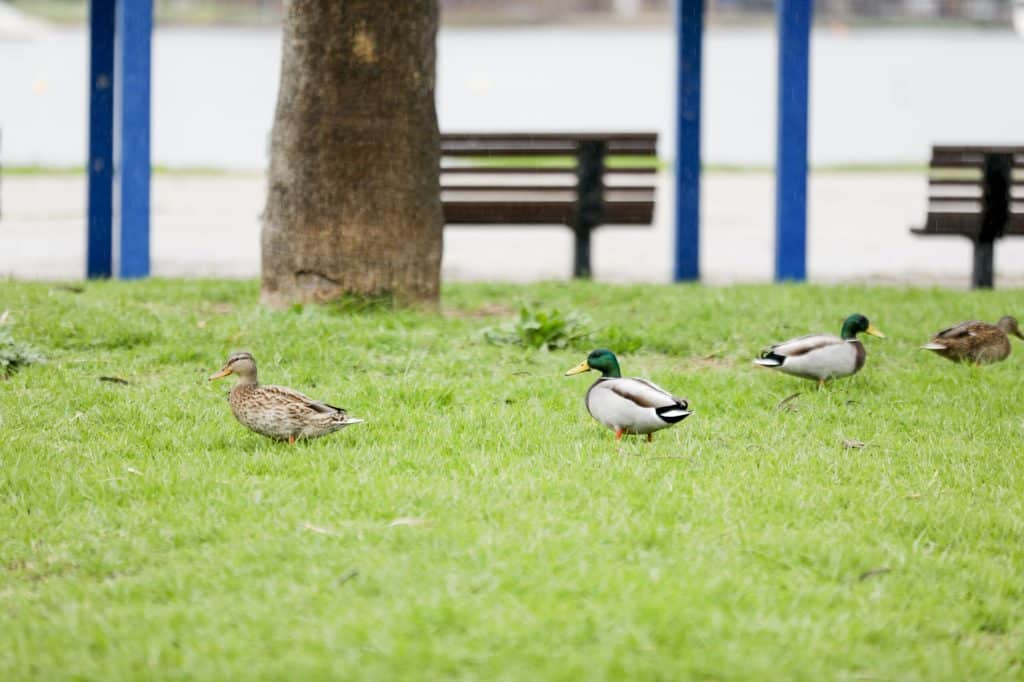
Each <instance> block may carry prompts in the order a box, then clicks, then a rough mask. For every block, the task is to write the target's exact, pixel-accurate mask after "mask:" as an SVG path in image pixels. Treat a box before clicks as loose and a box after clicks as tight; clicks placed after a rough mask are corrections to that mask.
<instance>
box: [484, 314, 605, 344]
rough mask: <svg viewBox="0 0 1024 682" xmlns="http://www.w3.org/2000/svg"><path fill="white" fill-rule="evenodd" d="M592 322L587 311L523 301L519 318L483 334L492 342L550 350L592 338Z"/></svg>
mask: <svg viewBox="0 0 1024 682" xmlns="http://www.w3.org/2000/svg"><path fill="white" fill-rule="evenodd" d="M591 328H592V323H591V320H590V318H589V317H587V316H586V315H583V314H580V313H575V312H572V311H569V312H562V311H561V310H558V309H552V310H541V309H539V308H537V307H536V306H534V305H531V304H529V303H524V304H522V305H520V306H519V318H518V319H516V320H513V321H511V322H508V323H506V324H503V325H501V326H499V327H488V328H487V329H485V330H484V338H485V339H487V340H488V341H490V342H491V343H498V344H514V345H519V346H527V347H528V348H536V349H537V350H543V351H549V350H558V349H561V348H568V347H569V346H578V345H581V344H583V343H584V342H585V341H588V340H589V339H590V335H591Z"/></svg>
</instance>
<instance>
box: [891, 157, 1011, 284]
mask: <svg viewBox="0 0 1024 682" xmlns="http://www.w3.org/2000/svg"><path fill="white" fill-rule="evenodd" d="M911 232H913V233H914V234H919V235H960V236H964V237H967V238H968V239H970V240H971V242H972V243H973V244H974V268H973V272H972V274H971V286H972V287H974V288H987V289H991V288H992V285H993V281H994V265H993V261H994V254H995V242H996V240H997V239H1000V238H1002V237H1012V236H1024V146H981V145H936V146H934V147H932V159H931V164H930V166H929V177H928V219H927V222H926V223H925V225H924V227H920V228H911Z"/></svg>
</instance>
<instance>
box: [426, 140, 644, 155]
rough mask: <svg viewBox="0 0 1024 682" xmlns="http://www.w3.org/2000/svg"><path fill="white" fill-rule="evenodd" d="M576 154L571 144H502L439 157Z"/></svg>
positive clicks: (614, 150) (616, 150)
mask: <svg viewBox="0 0 1024 682" xmlns="http://www.w3.org/2000/svg"><path fill="white" fill-rule="evenodd" d="M576 152H577V149H576V145H575V144H571V143H564V144H563V143H555V142H552V143H550V144H546V145H543V146H534V145H517V144H503V145H486V146H474V145H469V144H467V145H465V146H451V147H447V146H446V147H442V148H441V156H443V157H444V156H451V157H462V156H475V157H480V158H487V157H491V156H541V157H543V156H566V157H568V156H575V155H576ZM657 152H658V150H657V147H656V146H655V145H643V146H639V145H632V144H630V145H608V148H607V153H608V155H609V156H624V157H631V156H636V157H646V156H655V155H656V154H657Z"/></svg>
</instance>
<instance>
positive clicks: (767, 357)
mask: <svg viewBox="0 0 1024 682" xmlns="http://www.w3.org/2000/svg"><path fill="white" fill-rule="evenodd" d="M785 361H786V356H784V355H778V354H776V353H773V352H771V351H765V352H764V353H762V354H761V357H759V358H757V359H756V360H754V364H755V365H761V366H762V367H780V366H781V365H782V363H783V362H785Z"/></svg>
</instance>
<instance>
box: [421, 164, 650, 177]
mask: <svg viewBox="0 0 1024 682" xmlns="http://www.w3.org/2000/svg"><path fill="white" fill-rule="evenodd" d="M604 172H605V174H606V175H614V174H616V173H622V174H625V175H632V174H641V175H653V174H656V173H657V172H658V169H657V168H656V167H655V166H623V167H614V166H613V167H607V166H606V167H605V169H604ZM441 173H458V174H460V175H466V174H480V175H490V174H492V173H493V174H500V175H514V174H517V173H518V174H520V175H550V174H555V173H565V174H570V175H575V174H576V167H575V166H536V167H525V166H441Z"/></svg>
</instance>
